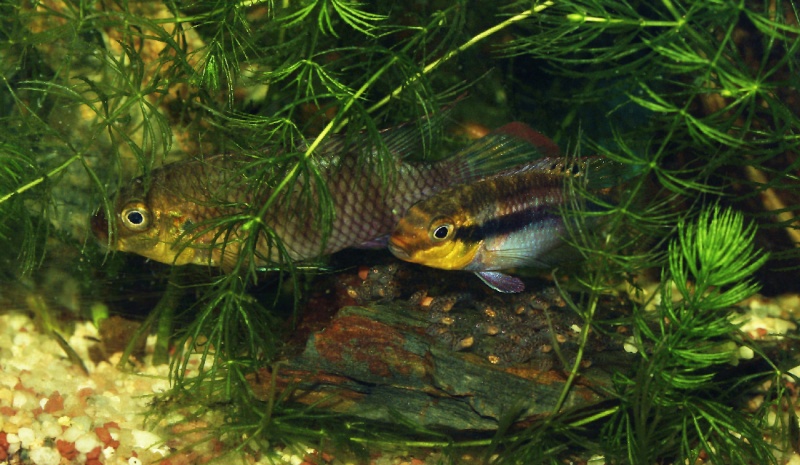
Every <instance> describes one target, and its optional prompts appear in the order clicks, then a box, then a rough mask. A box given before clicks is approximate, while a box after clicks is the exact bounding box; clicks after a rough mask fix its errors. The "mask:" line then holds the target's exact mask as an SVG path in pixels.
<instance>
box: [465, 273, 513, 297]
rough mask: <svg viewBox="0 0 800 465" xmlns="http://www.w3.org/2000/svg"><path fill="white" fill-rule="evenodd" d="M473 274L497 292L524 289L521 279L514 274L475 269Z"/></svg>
mask: <svg viewBox="0 0 800 465" xmlns="http://www.w3.org/2000/svg"><path fill="white" fill-rule="evenodd" d="M475 275H477V276H478V277H479V278H481V281H483V282H484V283H486V285H487V286H489V287H491V288H492V289H494V290H495V291H497V292H502V293H505V294H516V293H518V292H522V291H524V290H525V284H524V283H523V282H522V280H520V279H519V278H515V277H514V276H509V275H507V274H503V273H500V272H497V271H476V272H475Z"/></svg>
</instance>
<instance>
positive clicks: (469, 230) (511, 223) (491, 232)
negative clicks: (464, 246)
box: [455, 205, 558, 242]
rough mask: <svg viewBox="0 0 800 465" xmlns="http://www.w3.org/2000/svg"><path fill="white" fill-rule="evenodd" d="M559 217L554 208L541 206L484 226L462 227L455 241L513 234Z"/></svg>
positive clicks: (495, 219) (468, 240)
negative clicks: (534, 224)
mask: <svg viewBox="0 0 800 465" xmlns="http://www.w3.org/2000/svg"><path fill="white" fill-rule="evenodd" d="M557 217H558V215H557V214H555V213H553V211H552V207H548V206H545V205H540V206H538V207H532V208H529V209H526V210H521V211H518V212H514V213H509V214H508V215H503V216H499V217H497V218H492V219H490V220H488V221H484V222H483V223H482V224H475V225H471V226H462V227H461V228H458V230H456V236H455V240H462V241H465V242H478V241H482V240H484V239H491V238H494V237H497V236H504V235H507V234H511V233H513V232H517V231H520V230H521V229H524V228H525V227H527V226H529V225H531V224H533V223H538V222H542V221H545V220H547V219H551V218H557Z"/></svg>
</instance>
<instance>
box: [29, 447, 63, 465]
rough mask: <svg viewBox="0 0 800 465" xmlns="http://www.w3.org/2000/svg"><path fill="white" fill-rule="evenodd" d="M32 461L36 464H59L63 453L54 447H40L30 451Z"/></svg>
mask: <svg viewBox="0 0 800 465" xmlns="http://www.w3.org/2000/svg"><path fill="white" fill-rule="evenodd" d="M30 458H31V462H33V463H35V464H36V465H58V464H59V463H60V462H61V454H59V453H58V451H57V450H56V449H53V448H52V447H38V448H36V449H32V450H31V452H30Z"/></svg>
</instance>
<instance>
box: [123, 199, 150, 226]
mask: <svg viewBox="0 0 800 465" xmlns="http://www.w3.org/2000/svg"><path fill="white" fill-rule="evenodd" d="M120 218H121V219H122V224H123V225H124V226H125V227H126V228H128V229H130V230H131V231H137V232H138V231H144V230H145V229H147V228H149V227H150V212H148V211H147V209H146V208H145V207H144V206H143V205H141V204H138V203H137V204H134V205H132V206H130V207H127V208H125V209H124V210H122V213H121V214H120Z"/></svg>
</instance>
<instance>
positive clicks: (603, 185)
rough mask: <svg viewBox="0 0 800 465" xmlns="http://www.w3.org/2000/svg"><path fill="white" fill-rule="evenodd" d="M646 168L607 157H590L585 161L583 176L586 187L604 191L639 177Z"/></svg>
mask: <svg viewBox="0 0 800 465" xmlns="http://www.w3.org/2000/svg"><path fill="white" fill-rule="evenodd" d="M644 169H645V166H644V165H641V164H634V163H623V162H620V161H617V160H612V159H610V158H605V157H600V156H596V157H588V158H587V159H585V167H584V169H583V173H582V174H583V176H585V183H586V184H585V186H586V188H587V189H589V190H602V189H609V188H612V187H615V186H619V185H620V184H623V183H625V182H627V181H630V180H631V179H633V178H635V177H636V176H639V175H640V174H642V172H643V171H644Z"/></svg>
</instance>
